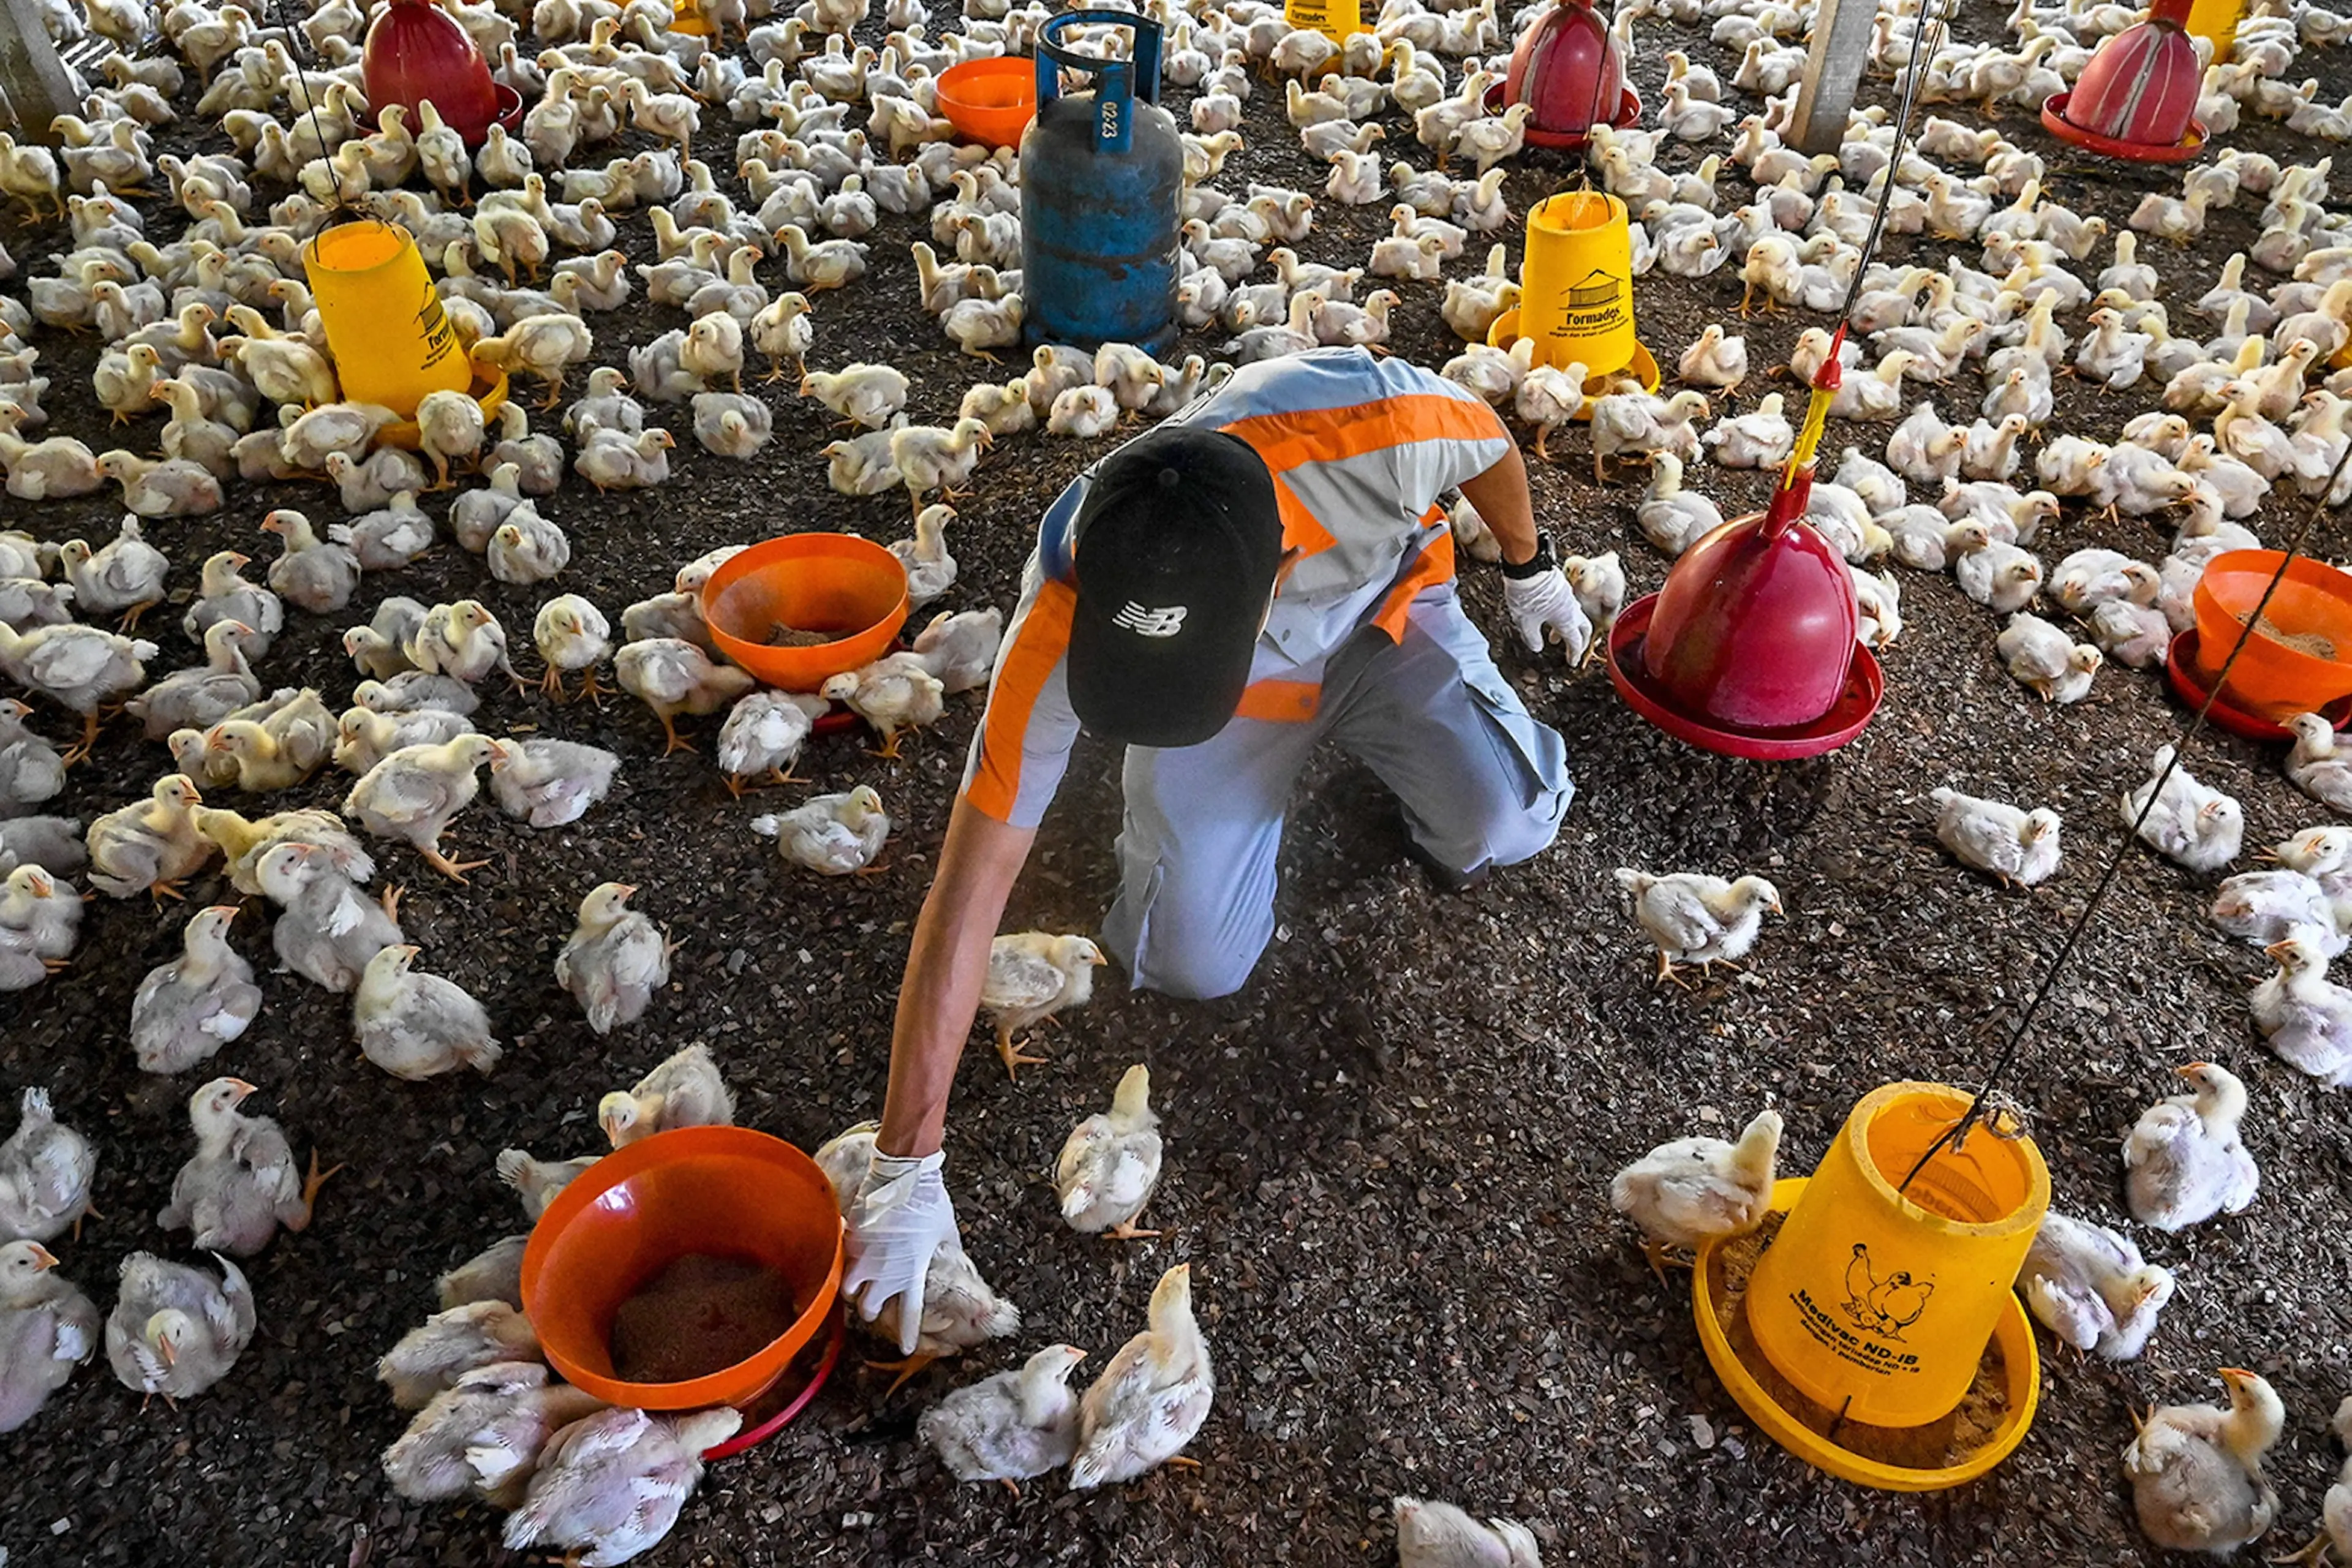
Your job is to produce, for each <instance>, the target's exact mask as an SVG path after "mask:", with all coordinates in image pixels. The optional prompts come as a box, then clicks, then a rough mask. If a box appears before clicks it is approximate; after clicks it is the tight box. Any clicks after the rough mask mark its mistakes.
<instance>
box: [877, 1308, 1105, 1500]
mask: <svg viewBox="0 0 2352 1568" xmlns="http://www.w3.org/2000/svg"><path fill="white" fill-rule="evenodd" d="M1086 1358H1087V1352H1084V1351H1082V1350H1078V1349H1076V1348H1075V1347H1073V1346H1070V1345H1047V1346H1046V1347H1045V1349H1044V1350H1042V1351H1039V1352H1037V1353H1036V1354H1035V1355H1033V1356H1031V1357H1030V1358H1029V1359H1028V1360H1027V1361H1026V1362H1024V1363H1022V1364H1021V1365H1020V1366H1018V1367H1014V1368H1011V1369H1009V1370H1007V1371H1004V1372H1000V1373H996V1374H995V1375H993V1376H992V1377H984V1378H982V1379H981V1380H980V1381H979V1382H978V1383H975V1384H968V1385H967V1386H965V1387H962V1388H959V1389H957V1390H956V1391H955V1392H953V1393H952V1394H949V1395H948V1396H947V1397H946V1398H944V1399H942V1400H940V1402H939V1403H938V1404H937V1405H932V1406H931V1407H930V1408H929V1410H926V1411H924V1412H923V1414H922V1415H921V1416H920V1417H919V1419H918V1420H917V1421H916V1423H915V1435H916V1436H919V1437H920V1438H921V1439H922V1440H923V1441H924V1442H925V1443H926V1444H928V1445H929V1447H930V1449H931V1451H932V1452H933V1453H936V1454H937V1455H939V1457H940V1463H941V1464H943V1465H945V1466H946V1467H947V1468H948V1472H949V1474H950V1475H952V1476H954V1477H955V1478H956V1479H958V1480H964V1481H1002V1482H1003V1484H1004V1486H1005V1487H1006V1488H1007V1489H1009V1490H1011V1491H1012V1493H1013V1496H1015V1497H1018V1496H1020V1495H1021V1487H1020V1483H1021V1482H1022V1481H1024V1480H1026V1479H1029V1478H1030V1477H1032V1476H1042V1475H1045V1474H1046V1473H1047V1472H1049V1471H1052V1470H1056V1469H1059V1468H1062V1467H1063V1466H1064V1465H1066V1464H1068V1463H1069V1462H1070V1458H1071V1456H1072V1455H1074V1454H1076V1452H1077V1447H1078V1396H1077V1394H1076V1393H1075V1392H1073V1391H1072V1389H1071V1388H1070V1385H1069V1384H1070V1373H1073V1372H1075V1371H1076V1370H1077V1365H1078V1363H1080V1362H1082V1361H1084V1360H1086Z"/></svg>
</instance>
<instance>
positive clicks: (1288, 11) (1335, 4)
mask: <svg viewBox="0 0 2352 1568" xmlns="http://www.w3.org/2000/svg"><path fill="white" fill-rule="evenodd" d="M1282 19H1283V20H1284V21H1286V22H1287V23H1289V24H1290V25H1291V26H1293V27H1294V28H1297V29H1299V30H1301V31H1306V30H1308V29H1312V30H1313V31H1315V32H1318V33H1320V34H1322V35H1323V36H1324V37H1327V38H1328V39H1330V40H1331V41H1332V42H1333V43H1335V44H1344V43H1346V42H1347V41H1348V36H1349V34H1351V33H1362V32H1369V31H1370V29H1369V28H1367V27H1366V26H1364V12H1363V7H1362V6H1361V5H1360V4H1359V0H1285V4H1284V5H1283V7H1282Z"/></svg>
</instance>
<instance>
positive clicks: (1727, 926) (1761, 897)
mask: <svg viewBox="0 0 2352 1568" xmlns="http://www.w3.org/2000/svg"><path fill="white" fill-rule="evenodd" d="M1616 875H1617V885H1618V886H1619V887H1621V888H1622V889H1625V893H1626V897H1627V898H1628V900H1630V901H1631V902H1632V904H1633V919H1634V920H1635V921H1637V922H1638V923H1639V924H1640V925H1641V927H1642V930H1643V931H1644V932H1645V933H1647V935H1648V936H1649V938H1650V940H1651V941H1652V942H1655V943H1656V944H1657V947H1658V978H1659V979H1660V980H1672V981H1674V982H1675V984H1677V985H1680V984H1685V982H1684V981H1683V980H1682V978H1681V976H1680V975H1679V974H1678V973H1676V971H1677V969H1678V968H1679V967H1680V966H1681V965H1683V964H1685V963H1696V964H1698V965H1699V966H1700V967H1701V968H1702V969H1703V970H1704V971H1705V972H1706V973H1708V974H1710V975H1711V974H1713V973H1714V968H1715V965H1717V964H1718V963H1737V962H1738V960H1740V959H1742V958H1745V957H1746V956H1748V950H1749V949H1750V948H1753V947H1754V946H1755V945H1756V938H1757V936H1758V934H1759V932H1760V931H1762V930H1763V927H1764V911H1765V910H1771V911H1772V912H1773V913H1774V914H1776V915H1777V914H1780V912H1781V909H1780V889H1777V888H1775V887H1773V886H1772V884H1771V883H1769V882H1768V881H1766V880H1765V879H1763V878H1761V877H1742V878H1740V879H1738V881H1736V882H1734V881H1726V880H1725V879H1723V878H1721V877H1710V876H1707V875H1705V874H1704V873H1701V872H1696V871H1675V872H1669V873H1667V874H1666V875H1664V876H1653V875H1651V874H1650V873H1648V872H1646V871H1637V870H1634V869H1633V868H1629V867H1623V866H1621V867H1619V868H1617V873H1616Z"/></svg>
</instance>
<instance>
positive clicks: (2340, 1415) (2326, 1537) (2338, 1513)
mask: <svg viewBox="0 0 2352 1568" xmlns="http://www.w3.org/2000/svg"><path fill="white" fill-rule="evenodd" d="M2329 1425H2330V1426H2334V1427H2335V1428H2336V1442H2337V1443H2338V1444H2340V1445H2342V1446H2343V1447H2344V1449H2345V1451H2346V1453H2347V1455H2352V1394H2347V1395H2346V1396H2345V1398H2344V1401H2343V1403H2342V1404H2340V1405H2336V1417H2335V1419H2334V1420H2333V1421H2331V1422H2330V1423H2329ZM2319 1523H2320V1533H2319V1534H2318V1535H2316V1536H2315V1537H2313V1538H2312V1540H2311V1541H2310V1542H2307V1543H2305V1546H2304V1548H2303V1549H2302V1550H2301V1551H2300V1552H2295V1553H2294V1555H2292V1556H2289V1557H2283V1558H2281V1559H2279V1561H2281V1562H2283V1563H2317V1564H2325V1563H2326V1562H2327V1561H2328V1557H2327V1552H2328V1549H2329V1548H2331V1547H2333V1548H2334V1549H2335V1552H2336V1561H2337V1562H2338V1563H2352V1458H2347V1459H2346V1460H2345V1464H2344V1468H2342V1469H2341V1470H2338V1471H2337V1472H2336V1484H2335V1485H2334V1486H2332V1487H2329V1488H2328V1489H2327V1495H2326V1497H2325V1498H2323V1499H2321V1500H2320V1504H2319Z"/></svg>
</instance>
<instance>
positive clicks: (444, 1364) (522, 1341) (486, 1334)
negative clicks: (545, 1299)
mask: <svg viewBox="0 0 2352 1568" xmlns="http://www.w3.org/2000/svg"><path fill="white" fill-rule="evenodd" d="M539 1359H540V1353H539V1336H538V1335H537V1334H535V1333H533V1332H532V1331H531V1327H530V1319H529V1318H526V1317H524V1316H523V1315H522V1314H521V1313H520V1312H518V1311H516V1310H514V1309H513V1308H512V1307H509V1306H508V1305H507V1304H506V1303H505V1302H504V1301H475V1302H472V1303H470V1304H468V1305H467V1306H463V1307H452V1308H449V1309H448V1310H446V1311H440V1312H436V1313H434V1314H433V1315H432V1316H431V1317H429V1318H427V1319H425V1321H423V1322H422V1323H419V1324H418V1325H417V1326H416V1327H415V1328H413V1329H411V1330H409V1331H408V1332H406V1333H404V1334H403V1335H402V1336H401V1337H400V1340H399V1342H398V1343H396V1344H394V1346H393V1347H392V1348H391V1349H390V1350H388V1351H386V1352H383V1357H382V1358H381V1359H380V1360H378V1361H377V1363H375V1375H376V1379H377V1381H379V1382H381V1383H382V1384H384V1386H385V1387H387V1388H389V1389H391V1390H392V1403H393V1404H394V1405H395V1406H397V1407H398V1408H400V1409H402V1410H422V1409H424V1408H425V1406H426V1405H430V1404H432V1403H433V1401H434V1399H435V1398H436V1396H438V1395H440V1394H446V1393H447V1392H448V1391H449V1390H450V1389H451V1388H453V1387H455V1386H456V1385H457V1379H458V1378H460V1377H462V1376H463V1375H465V1374H466V1373H469V1372H472V1371H473V1370H474V1369H475V1368H477V1367H484V1366H496V1365H497V1364H498V1363H500V1362H509V1361H537V1360H539Z"/></svg>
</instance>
